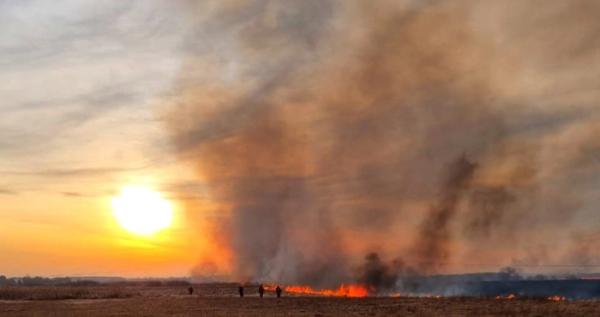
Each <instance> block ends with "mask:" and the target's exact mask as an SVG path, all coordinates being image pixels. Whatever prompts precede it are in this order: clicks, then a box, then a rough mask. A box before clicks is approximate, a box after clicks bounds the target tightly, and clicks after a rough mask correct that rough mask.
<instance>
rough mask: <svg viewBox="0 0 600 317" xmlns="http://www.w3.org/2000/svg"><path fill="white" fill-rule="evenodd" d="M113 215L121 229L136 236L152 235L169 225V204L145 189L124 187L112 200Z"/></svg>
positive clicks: (152, 191)
mask: <svg viewBox="0 0 600 317" xmlns="http://www.w3.org/2000/svg"><path fill="white" fill-rule="evenodd" d="M112 209H113V214H114V216H115V218H116V220H117V222H118V223H119V225H121V227H123V228H124V229H125V230H127V231H129V232H131V233H134V234H138V235H143V236H147V235H152V234H154V233H156V232H158V231H160V230H162V229H165V228H167V227H168V226H169V225H170V224H171V220H172V218H173V210H172V207H171V203H170V202H169V201H168V200H166V199H164V198H163V197H162V196H161V195H160V194H159V193H158V192H156V191H154V190H151V189H149V188H145V187H133V186H130V187H125V188H123V189H122V190H121V193H120V194H119V196H116V197H114V198H113V199H112Z"/></svg>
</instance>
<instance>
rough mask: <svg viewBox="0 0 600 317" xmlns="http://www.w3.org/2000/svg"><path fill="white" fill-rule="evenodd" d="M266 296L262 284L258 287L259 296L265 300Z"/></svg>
mask: <svg viewBox="0 0 600 317" xmlns="http://www.w3.org/2000/svg"><path fill="white" fill-rule="evenodd" d="M264 294H265V288H264V286H263V285H262V284H260V285H259V286H258V295H259V296H260V298H263V295H264Z"/></svg>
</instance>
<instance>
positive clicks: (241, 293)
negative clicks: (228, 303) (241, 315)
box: [238, 284, 244, 297]
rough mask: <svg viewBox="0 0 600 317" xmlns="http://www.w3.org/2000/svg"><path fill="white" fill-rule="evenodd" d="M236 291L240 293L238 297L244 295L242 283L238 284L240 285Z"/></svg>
mask: <svg viewBox="0 0 600 317" xmlns="http://www.w3.org/2000/svg"><path fill="white" fill-rule="evenodd" d="M238 293H240V297H244V285H242V284H240V287H238Z"/></svg>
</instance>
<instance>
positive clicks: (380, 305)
mask: <svg viewBox="0 0 600 317" xmlns="http://www.w3.org/2000/svg"><path fill="white" fill-rule="evenodd" d="M75 288H77V287H75ZM80 288H81V289H79V290H77V292H74V290H73V287H70V288H69V289H61V286H55V287H23V288H22V289H21V290H20V291H23V292H22V293H19V296H24V294H31V296H30V298H37V299H25V297H22V298H21V299H17V298H18V296H13V299H6V298H7V297H6V296H7V294H10V292H12V291H14V288H12V289H8V290H7V289H0V296H1V297H2V298H3V299H1V300H0V315H1V316H597V315H598V314H600V301H561V302H553V301H549V300H547V299H513V300H496V299H493V298H433V297H398V298H390V297H387V298H384V297H370V298H331V297H296V296H285V297H284V298H280V299H278V298H275V297H274V296H273V294H271V293H268V294H267V296H266V297H265V298H262V299H261V298H258V297H257V296H256V295H255V293H254V290H253V289H252V288H249V289H247V294H248V296H246V297H245V298H238V297H235V291H236V290H235V288H234V287H232V286H223V285H195V286H194V288H195V290H196V291H195V294H193V295H188V294H187V288H186V287H152V286H123V285H121V286H85V287H80ZM36 293H37V295H35V294H36ZM61 294H63V295H64V294H71V295H73V294H78V296H80V298H71V297H73V296H71V297H69V296H62V297H61V296H60V295H61ZM34 295H35V296H34ZM56 298H70V299H56Z"/></svg>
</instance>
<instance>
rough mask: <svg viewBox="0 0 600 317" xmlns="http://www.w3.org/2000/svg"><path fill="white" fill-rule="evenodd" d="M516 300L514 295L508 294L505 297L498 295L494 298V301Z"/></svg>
mask: <svg viewBox="0 0 600 317" xmlns="http://www.w3.org/2000/svg"><path fill="white" fill-rule="evenodd" d="M516 298H517V296H515V294H508V295H507V296H505V297H502V296H500V295H498V296H496V299H508V300H511V299H516Z"/></svg>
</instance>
